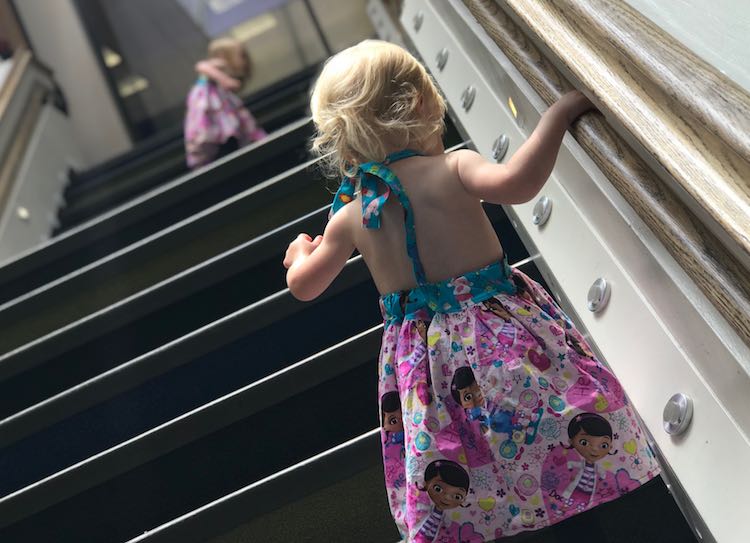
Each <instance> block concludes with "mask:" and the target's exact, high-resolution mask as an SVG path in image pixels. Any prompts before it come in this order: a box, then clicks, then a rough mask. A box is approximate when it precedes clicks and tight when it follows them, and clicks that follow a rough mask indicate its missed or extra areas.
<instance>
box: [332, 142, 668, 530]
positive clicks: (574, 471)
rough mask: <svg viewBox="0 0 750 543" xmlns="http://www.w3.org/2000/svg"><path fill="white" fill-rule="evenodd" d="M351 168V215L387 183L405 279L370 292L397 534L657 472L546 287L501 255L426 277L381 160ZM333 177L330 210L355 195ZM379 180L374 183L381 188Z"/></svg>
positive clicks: (593, 497)
mask: <svg viewBox="0 0 750 543" xmlns="http://www.w3.org/2000/svg"><path fill="white" fill-rule="evenodd" d="M416 154H417V153H415V152H414V151H409V150H405V151H400V152H398V153H394V154H392V155H389V156H388V157H387V158H386V160H385V161H384V162H383V163H377V162H369V163H366V164H362V165H361V166H360V167H359V169H358V174H359V186H360V197H361V198H362V215H363V217H362V219H363V227H365V228H379V226H380V211H381V209H382V207H383V205H384V203H385V201H386V200H387V199H388V198H389V197H390V196H391V195H395V196H396V197H397V198H398V201H399V202H400V204H401V206H402V207H403V209H404V212H405V218H404V223H405V228H406V246H407V251H408V254H409V258H410V260H411V262H412V265H413V269H414V276H415V278H416V283H417V287H416V288H414V289H411V290H408V291H401V292H393V293H390V294H386V295H384V296H381V298H380V308H381V312H382V314H383V319H384V334H383V341H382V347H381V352H380V358H379V385H378V386H379V390H378V397H379V398H380V402H379V403H380V416H381V422H382V431H381V435H382V449H383V461H384V467H385V482H386V490H387V494H388V500H389V504H390V508H391V511H392V513H393V517H394V520H395V521H396V524H397V527H398V529H399V531H400V533H401V536H402V537H403V538H404V539H405V540H407V541H415V542H419V543H424V542H440V543H455V542H462V543H466V542H469V543H481V542H484V541H494V540H495V539H499V538H503V537H506V536H510V535H513V534H516V533H518V532H522V531H526V530H537V529H540V528H543V527H546V526H550V525H552V524H555V523H557V522H559V521H561V520H564V519H566V518H568V517H570V516H573V515H576V514H578V513H581V512H584V511H587V510H589V509H591V508H593V507H596V506H597V505H599V504H602V503H605V502H608V501H611V500H614V499H616V498H617V497H619V496H621V495H623V494H625V493H627V492H629V491H631V490H633V489H635V488H637V487H639V486H640V485H642V484H643V483H645V482H647V481H648V480H650V479H652V478H654V477H655V476H656V475H657V474H658V473H659V466H658V464H657V462H656V459H655V457H654V454H653V451H652V450H651V448H650V447H649V445H648V442H647V439H646V435H645V433H644V431H643V429H642V427H641V425H640V422H639V419H638V417H637V415H636V413H635V412H634V410H633V408H632V406H631V405H630V403H629V401H628V398H627V397H626V395H625V393H624V391H623V389H622V386H621V385H620V383H619V382H618V381H617V379H616V378H615V376H614V375H613V374H612V373H611V372H610V370H609V369H608V368H607V367H606V366H604V365H603V364H602V363H601V362H600V361H599V360H597V359H596V357H595V355H594V354H593V353H592V351H591V348H590V346H589V345H588V343H587V342H586V340H585V339H584V338H583V337H582V335H581V334H580V333H579V332H578V330H576V328H575V326H574V325H573V323H572V322H571V320H570V319H569V318H568V317H567V316H566V315H565V314H564V313H563V311H562V310H561V309H560V307H559V306H558V305H557V304H556V302H555V301H554V300H553V299H552V297H551V296H550V295H549V294H548V293H547V292H546V291H545V290H544V289H543V288H542V287H541V286H540V285H539V284H538V283H536V282H535V281H533V280H532V279H530V278H529V277H528V276H526V275H525V274H524V273H522V272H521V271H518V270H515V269H512V268H510V266H508V264H507V261H505V260H503V261H498V262H494V263H491V264H490V265H488V266H486V267H484V268H482V269H479V270H476V271H472V272H470V273H466V274H463V275H461V276H459V277H454V278H452V279H447V280H444V281H439V282H428V281H427V280H426V277H425V272H424V269H423V267H422V264H421V262H420V258H419V253H418V251H417V243H416V232H415V228H414V213H413V211H412V206H411V203H410V202H409V199H408V197H407V195H406V192H405V191H404V189H403V187H402V186H401V183H400V181H399V180H398V178H397V177H396V175H395V174H394V173H393V172H392V171H391V170H390V169H389V168H388V164H389V163H392V162H395V161H396V160H400V159H404V158H408V157H411V156H414V155H416ZM355 186H356V182H355V181H354V180H352V179H345V180H344V181H343V182H342V186H341V188H340V189H339V192H338V193H337V195H336V198H335V200H334V203H333V206H332V209H331V213H332V214H333V213H335V212H336V211H338V209H340V208H341V207H343V206H344V205H345V204H347V203H348V202H350V201H352V200H353V199H354V197H355ZM379 186H381V187H382V188H383V189H384V191H380V193H379V190H378V188H379Z"/></svg>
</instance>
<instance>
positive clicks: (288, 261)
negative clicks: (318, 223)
mask: <svg viewBox="0 0 750 543" xmlns="http://www.w3.org/2000/svg"><path fill="white" fill-rule="evenodd" d="M345 215H346V213H345V210H343V209H342V210H341V211H340V212H339V213H337V214H336V215H334V216H333V217H331V220H330V221H329V222H328V226H326V229H325V232H324V234H323V235H322V236H317V237H316V238H315V239H311V238H310V236H308V235H307V234H300V235H299V236H297V239H295V240H294V241H293V242H292V243H290V244H289V248H288V249H287V251H286V256H285V258H284V267H286V268H287V269H288V271H287V273H286V284H287V285H288V286H289V290H290V291H291V292H292V295H294V297H295V298H297V299H298V300H302V301H305V302H306V301H310V300H313V299H315V298H317V297H318V296H320V295H321V294H322V293H323V291H324V290H325V289H327V288H328V286H329V285H330V284H331V282H333V280H334V279H335V278H336V276H337V275H338V274H339V273H340V272H341V270H342V269H343V268H344V265H345V264H346V261H347V260H348V259H349V257H350V256H352V253H353V252H354V249H355V247H354V241H353V239H352V236H351V232H350V231H349V228H348V225H347V223H346V220H345Z"/></svg>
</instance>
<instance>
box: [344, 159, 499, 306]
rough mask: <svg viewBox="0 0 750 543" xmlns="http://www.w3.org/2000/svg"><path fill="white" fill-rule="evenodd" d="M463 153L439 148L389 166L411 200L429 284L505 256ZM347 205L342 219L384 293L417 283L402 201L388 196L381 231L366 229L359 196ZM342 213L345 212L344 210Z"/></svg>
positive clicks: (420, 253) (419, 248)
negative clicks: (469, 186)
mask: <svg viewBox="0 0 750 543" xmlns="http://www.w3.org/2000/svg"><path fill="white" fill-rule="evenodd" d="M460 155H461V153H460V152H458V153H457V152H454V153H449V154H443V153H442V152H439V153H438V154H435V155H431V156H417V157H412V158H408V159H405V160H401V161H398V162H396V163H394V164H392V165H391V166H390V168H391V170H392V171H393V172H394V173H395V174H396V176H397V177H398V178H399V180H400V181H401V184H402V186H403V187H404V190H405V192H406V194H407V196H408V198H409V200H410V202H411V205H412V210H413V212H414V223H415V231H416V234H417V249H418V252H419V255H420V258H421V261H422V264H423V266H424V269H425V274H426V276H427V280H428V281H430V282H436V281H440V280H443V279H448V278H451V277H456V276H458V275H461V274H462V273H465V272H468V271H471V270H475V269H479V268H481V267H484V266H485V265H487V264H490V263H491V262H497V261H499V260H501V259H502V256H503V251H502V248H501V246H500V242H499V241H498V239H497V235H496V234H495V231H494V229H493V228H492V225H491V224H490V221H489V220H488V218H487V216H486V215H485V213H484V212H483V210H482V205H481V202H480V200H479V199H478V198H477V197H476V196H473V195H472V194H470V193H469V192H467V190H466V188H465V187H464V186H463V184H462V183H461V180H460V178H459V176H458V167H457V166H458V158H459V157H460ZM347 208H348V209H347ZM344 209H346V215H345V216H342V217H341V220H345V221H346V223H347V227H348V228H349V229H350V231H351V235H352V239H353V240H354V245H355V247H356V248H357V250H358V251H359V252H360V253H361V254H362V256H363V258H364V260H365V262H366V263H367V267H368V268H369V270H370V273H371V274H372V277H373V280H374V281H375V285H376V286H377V288H378V290H379V291H380V293H381V294H385V293H388V292H395V291H398V290H406V289H410V288H413V287H415V286H416V282H415V279H414V272H413V268H412V265H411V262H410V261H409V258H408V256H407V252H406V238H405V229H404V214H403V209H402V207H401V205H400V204H399V202H398V200H397V199H396V198H394V197H391V198H389V199H388V202H387V203H386V205H385V206H384V209H383V212H382V222H381V227H380V228H379V229H368V228H362V211H361V203H360V199H359V198H357V200H355V201H354V202H352V203H351V204H349V205H347V206H346V207H345V208H344ZM340 214H341V215H344V210H343V209H342V210H341V212H340ZM337 215H338V214H337ZM336 218H337V217H334V219H336Z"/></svg>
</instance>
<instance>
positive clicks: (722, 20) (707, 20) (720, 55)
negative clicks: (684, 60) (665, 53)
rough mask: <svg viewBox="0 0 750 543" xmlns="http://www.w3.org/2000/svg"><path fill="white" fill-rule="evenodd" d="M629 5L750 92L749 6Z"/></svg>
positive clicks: (714, 1)
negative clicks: (749, 52)
mask: <svg viewBox="0 0 750 543" xmlns="http://www.w3.org/2000/svg"><path fill="white" fill-rule="evenodd" d="M627 2H628V4H630V5H631V6H632V7H634V8H635V9H637V10H638V11H640V12H641V13H642V14H643V15H645V16H646V17H647V18H649V19H650V20H651V21H653V22H654V23H656V24H657V25H658V26H660V27H661V28H662V29H664V30H665V31H667V32H668V33H669V34H671V35H672V36H673V37H674V38H676V39H677V40H679V41H680V42H682V43H683V44H684V45H686V46H687V47H689V48H690V49H691V50H692V51H693V52H694V53H696V54H697V55H698V56H700V57H702V58H703V59H704V60H706V61H707V62H708V63H709V64H712V65H713V66H714V67H716V68H718V69H719V70H721V71H722V72H723V73H724V74H726V75H727V76H728V77H729V78H730V79H733V80H734V81H735V82H737V83H738V84H739V85H740V86H742V87H744V88H745V90H747V91H749V92H750V63H748V60H747V58H748V55H747V52H748V51H750V2H748V1H747V0H670V1H668V2H665V1H664V0H627Z"/></svg>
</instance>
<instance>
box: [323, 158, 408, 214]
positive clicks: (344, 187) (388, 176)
mask: <svg viewBox="0 0 750 543" xmlns="http://www.w3.org/2000/svg"><path fill="white" fill-rule="evenodd" d="M418 154H419V153H417V152H416V151H412V150H410V149H404V150H402V151H398V152H396V153H391V154H390V155H388V156H387V157H386V159H385V162H384V163H382V164H381V163H380V162H365V163H364V164H361V165H360V166H359V167H358V168H357V173H356V175H358V176H359V183H360V196H361V198H362V226H363V227H365V228H380V213H381V211H382V210H383V206H384V205H385V202H386V201H387V200H388V198H389V197H390V195H391V187H397V188H398V187H400V183H399V181H398V178H397V177H396V175H395V174H394V173H393V172H392V171H391V170H390V168H387V167H385V164H391V163H393V162H396V161H397V160H401V159H402V158H408V157H411V156H415V155H418ZM354 179H355V178H354V177H345V178H344V179H343V180H342V181H341V186H340V187H339V190H338V191H336V196H335V197H334V199H333V204H332V205H331V211H330V212H329V214H328V218H329V219H330V218H331V217H333V216H334V215H335V214H336V212H338V210H339V209H341V208H342V207H344V206H345V205H346V204H348V203H349V202H351V201H352V200H354V193H355V192H356V189H357V186H356V181H355V180H354ZM378 179H380V180H381V181H383V183H384V184H385V191H384V192H383V194H378Z"/></svg>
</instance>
